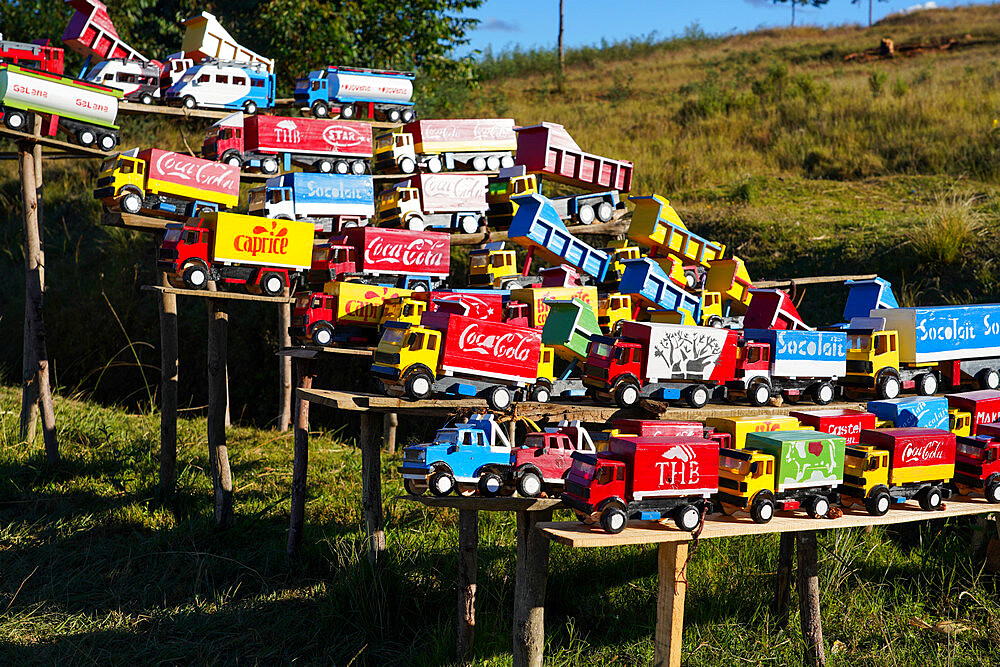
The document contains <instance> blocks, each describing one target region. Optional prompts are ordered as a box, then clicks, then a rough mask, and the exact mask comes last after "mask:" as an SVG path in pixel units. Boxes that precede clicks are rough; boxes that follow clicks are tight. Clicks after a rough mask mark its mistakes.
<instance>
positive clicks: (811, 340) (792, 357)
mask: <svg viewBox="0 0 1000 667" xmlns="http://www.w3.org/2000/svg"><path fill="white" fill-rule="evenodd" d="M756 303H757V300H756V299H755V300H754V301H752V302H751V308H752V307H753V305H755V304H756ZM846 351H847V335H846V334H845V333H844V332H842V331H794V330H788V329H745V330H744V331H743V339H742V341H741V343H740V347H739V352H738V360H737V363H736V379H735V380H733V381H731V382H729V383H727V386H728V387H729V388H730V389H735V390H737V391H742V392H745V393H746V397H747V400H748V401H749V402H750V404H751V405H755V406H762V405H767V403H768V402H769V401H770V400H771V398H772V397H774V396H781V395H784V396H792V397H799V396H801V395H803V394H808V395H809V396H810V397H812V400H813V402H815V403H816V404H818V405H826V404H827V403H829V402H830V401H832V400H833V398H834V396H835V394H836V392H835V389H834V383H836V382H837V380H838V379H839V378H841V377H843V376H844V373H845V372H846V366H847V363H846V358H845V354H846Z"/></svg>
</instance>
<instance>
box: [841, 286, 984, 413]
mask: <svg viewBox="0 0 1000 667" xmlns="http://www.w3.org/2000/svg"><path fill="white" fill-rule="evenodd" d="M870 315H871V316H870V317H868V318H854V319H853V320H851V323H850V328H849V329H848V330H847V333H848V349H847V376H846V377H845V378H843V380H842V383H845V384H848V385H850V386H854V387H862V388H867V389H874V390H875V392H876V393H877V394H878V396H879V398H895V397H896V396H898V395H899V393H900V391H901V390H903V389H915V390H916V392H917V393H918V394H920V395H922V396H930V395H933V394H935V393H937V390H938V387H939V386H940V385H941V383H942V381H946V382H947V383H948V384H949V385H950V386H952V387H957V386H958V385H959V384H961V383H962V381H963V380H964V379H965V378H970V379H973V378H974V379H975V380H976V381H977V382H978V383H979V387H980V388H981V389H997V388H998V387H1000V304H978V305H971V306H928V307H920V308H885V309H875V310H872V311H871V313H870Z"/></svg>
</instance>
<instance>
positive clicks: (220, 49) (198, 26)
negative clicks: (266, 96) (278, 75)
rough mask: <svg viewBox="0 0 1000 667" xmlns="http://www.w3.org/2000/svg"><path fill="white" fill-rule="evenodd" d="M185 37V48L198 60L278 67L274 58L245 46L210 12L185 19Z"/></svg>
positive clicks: (182, 46)
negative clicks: (229, 61)
mask: <svg viewBox="0 0 1000 667" xmlns="http://www.w3.org/2000/svg"><path fill="white" fill-rule="evenodd" d="M182 23H183V24H184V28H185V30H184V39H183V41H182V42H181V50H182V52H183V54H184V56H185V57H186V58H193V59H195V60H197V61H199V62H200V61H202V60H211V59H213V58H215V59H219V60H231V61H234V62H238V63H249V64H255V65H260V66H262V67H263V68H264V69H265V70H266V71H268V72H273V71H274V60H272V59H271V58H265V57H264V56H262V55H260V54H259V53H255V52H254V51H251V50H250V49H248V48H247V47H245V46H243V45H242V44H240V43H239V42H237V41H236V39H235V38H234V37H233V36H232V35H230V34H229V31H228V30H226V29H225V28H223V27H222V24H221V23H219V21H218V20H217V19H216V18H215V16H213V15H212V14H209V13H208V12H201V13H200V14H195V15H194V16H190V17H188V18H186V19H184V21H182Z"/></svg>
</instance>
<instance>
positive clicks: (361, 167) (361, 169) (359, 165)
mask: <svg viewBox="0 0 1000 667" xmlns="http://www.w3.org/2000/svg"><path fill="white" fill-rule="evenodd" d="M367 172H368V165H367V163H366V162H365V161H364V160H355V161H354V162H352V163H351V173H352V174H354V175H355V176H364V175H365V174H366V173H367Z"/></svg>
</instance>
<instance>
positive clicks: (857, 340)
mask: <svg viewBox="0 0 1000 667" xmlns="http://www.w3.org/2000/svg"><path fill="white" fill-rule="evenodd" d="M870 340H871V338H870V337H869V336H866V335H864V334H856V335H854V336H848V337H847V349H848V350H857V351H859V352H864V351H865V350H867V349H868V344H869V341H870Z"/></svg>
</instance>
